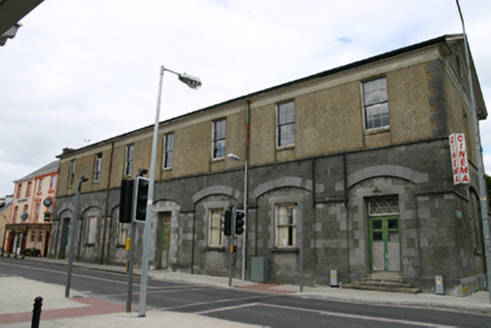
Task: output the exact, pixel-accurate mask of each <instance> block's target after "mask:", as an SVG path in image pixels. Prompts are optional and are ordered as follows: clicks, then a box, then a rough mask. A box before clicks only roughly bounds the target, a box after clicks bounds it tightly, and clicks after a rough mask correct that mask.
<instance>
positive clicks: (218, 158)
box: [211, 156, 225, 163]
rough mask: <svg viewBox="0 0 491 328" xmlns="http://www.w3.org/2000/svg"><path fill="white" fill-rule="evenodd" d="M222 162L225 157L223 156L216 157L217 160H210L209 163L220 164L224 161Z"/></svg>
mask: <svg viewBox="0 0 491 328" xmlns="http://www.w3.org/2000/svg"><path fill="white" fill-rule="evenodd" d="M224 160H225V156H223V157H217V158H212V159H211V162H212V163H215V162H222V161H224Z"/></svg>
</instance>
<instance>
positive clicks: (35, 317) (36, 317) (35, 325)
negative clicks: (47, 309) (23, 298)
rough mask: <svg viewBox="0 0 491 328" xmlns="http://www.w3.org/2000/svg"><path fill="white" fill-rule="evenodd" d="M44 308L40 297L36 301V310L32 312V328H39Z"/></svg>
mask: <svg viewBox="0 0 491 328" xmlns="http://www.w3.org/2000/svg"><path fill="white" fill-rule="evenodd" d="M42 306H43V298H42V297H41V296H38V297H36V298H35V299H34V309H33V310H32V322H31V328H39V321H40V320H41V307H42Z"/></svg>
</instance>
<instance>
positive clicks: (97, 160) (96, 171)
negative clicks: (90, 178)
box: [94, 153, 102, 182]
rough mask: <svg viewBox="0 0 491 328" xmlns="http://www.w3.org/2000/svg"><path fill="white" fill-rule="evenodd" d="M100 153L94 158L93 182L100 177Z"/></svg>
mask: <svg viewBox="0 0 491 328" xmlns="http://www.w3.org/2000/svg"><path fill="white" fill-rule="evenodd" d="M101 164H102V153H99V154H96V155H95V159H94V182H98V181H99V180H100V179H101Z"/></svg>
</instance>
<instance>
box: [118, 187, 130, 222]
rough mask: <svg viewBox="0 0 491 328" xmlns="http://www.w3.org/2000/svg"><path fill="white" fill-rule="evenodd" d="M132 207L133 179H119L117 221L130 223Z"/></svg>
mask: <svg viewBox="0 0 491 328" xmlns="http://www.w3.org/2000/svg"><path fill="white" fill-rule="evenodd" d="M132 208H133V180H122V181H121V196H120V198H119V223H131V210H132Z"/></svg>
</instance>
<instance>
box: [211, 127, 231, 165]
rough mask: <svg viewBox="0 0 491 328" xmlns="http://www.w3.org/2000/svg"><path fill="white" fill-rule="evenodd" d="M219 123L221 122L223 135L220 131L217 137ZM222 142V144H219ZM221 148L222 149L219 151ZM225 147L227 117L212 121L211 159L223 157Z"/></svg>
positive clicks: (219, 129)
mask: <svg viewBox="0 0 491 328" xmlns="http://www.w3.org/2000/svg"><path fill="white" fill-rule="evenodd" d="M220 123H223V135H222V133H221V134H220V135H219V136H218V137H217V131H221V127H220V126H219V124H220ZM221 142H223V146H221V145H220V144H221ZM222 149H223V151H221V150H222ZM226 149H227V119H226V118H221V119H218V120H215V121H213V130H212V148H211V158H212V159H213V160H221V159H225V156H226V153H227V151H226Z"/></svg>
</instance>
